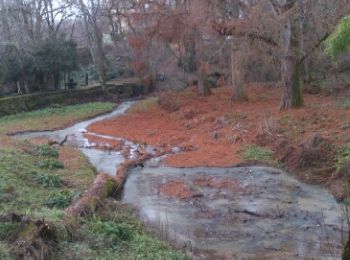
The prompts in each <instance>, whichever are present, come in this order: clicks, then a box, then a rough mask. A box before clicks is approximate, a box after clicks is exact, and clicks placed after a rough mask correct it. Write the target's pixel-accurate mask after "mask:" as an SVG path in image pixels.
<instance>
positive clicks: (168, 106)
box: [158, 92, 181, 112]
mask: <svg viewBox="0 0 350 260" xmlns="http://www.w3.org/2000/svg"><path fill="white" fill-rule="evenodd" d="M158 105H159V106H160V107H161V108H163V109H165V110H166V111H168V112H175V111H177V110H179V109H180V107H181V105H180V101H179V98H178V97H177V96H176V95H175V94H174V93H171V92H164V93H161V94H160V95H159V97H158Z"/></svg>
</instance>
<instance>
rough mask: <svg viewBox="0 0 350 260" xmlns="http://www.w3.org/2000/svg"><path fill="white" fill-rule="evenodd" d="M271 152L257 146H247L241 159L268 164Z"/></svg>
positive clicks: (270, 159)
mask: <svg viewBox="0 0 350 260" xmlns="http://www.w3.org/2000/svg"><path fill="white" fill-rule="evenodd" d="M272 155H273V152H272V151H271V150H270V149H267V148H263V147H260V146H258V145H248V146H246V147H245V148H244V150H243V158H244V159H245V160H251V161H261V162H270V161H272Z"/></svg>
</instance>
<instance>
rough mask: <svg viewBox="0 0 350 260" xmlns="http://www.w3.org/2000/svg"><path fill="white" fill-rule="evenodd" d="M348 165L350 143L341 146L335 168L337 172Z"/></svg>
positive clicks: (349, 160) (349, 161)
mask: <svg viewBox="0 0 350 260" xmlns="http://www.w3.org/2000/svg"><path fill="white" fill-rule="evenodd" d="M349 163H350V143H348V144H347V145H345V146H343V147H342V148H341V149H340V151H339V153H338V155H337V157H336V163H335V166H336V168H337V170H340V169H342V168H343V167H345V166H346V165H347V164H349Z"/></svg>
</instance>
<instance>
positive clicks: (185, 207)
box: [123, 167, 342, 259]
mask: <svg viewBox="0 0 350 260" xmlns="http://www.w3.org/2000/svg"><path fill="white" fill-rule="evenodd" d="M181 193H184V194H181ZM123 200H124V202H126V203H130V204H133V205H135V206H136V207H137V208H139V209H140V214H141V217H142V218H143V219H144V221H145V222H147V223H148V224H149V225H151V226H152V227H153V228H155V229H156V230H158V233H159V234H160V235H161V236H163V237H166V238H167V239H170V240H171V241H173V242H174V243H176V244H178V245H180V246H184V247H185V248H186V249H187V250H188V252H191V251H192V252H193V254H194V258H196V257H198V258H213V259H215V258H229V259H231V258H233V259H237V258H238V259H242V258H243V259H245V258H248V259H251V258H259V257H261V258H263V259H271V258H275V259H281V258H282V259H285V258H288V259H298V258H299V259H305V258H314V259H322V258H338V257H340V254H341V249H342V243H341V233H342V232H341V231H342V224H341V223H342V220H341V216H342V211H341V209H340V207H339V205H338V204H337V203H336V201H335V200H334V199H333V197H332V196H331V195H330V194H328V193H327V192H326V191H324V190H322V189H319V188H317V187H314V186H309V185H305V184H302V183H300V182H298V181H296V180H295V179H293V178H291V177H289V176H287V175H286V174H284V173H283V172H280V171H276V170H275V169H271V168H264V167H250V168H231V169H222V168H220V169H219V168H217V169H215V168H193V169H175V168H166V167H164V168H143V169H135V170H133V171H132V172H131V175H130V176H129V178H128V180H127V183H126V186H125V191H124V197H123Z"/></svg>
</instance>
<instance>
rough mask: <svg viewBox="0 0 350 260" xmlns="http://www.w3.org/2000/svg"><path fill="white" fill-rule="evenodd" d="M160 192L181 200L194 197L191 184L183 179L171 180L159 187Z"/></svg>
mask: <svg viewBox="0 0 350 260" xmlns="http://www.w3.org/2000/svg"><path fill="white" fill-rule="evenodd" d="M158 192H159V193H161V194H163V195H165V196H168V197H171V198H177V199H181V200H185V199H189V198H192V197H193V195H194V194H193V192H192V190H191V189H190V188H189V186H188V185H187V184H186V183H185V182H182V181H169V182H167V183H164V184H162V185H161V186H160V187H158Z"/></svg>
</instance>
